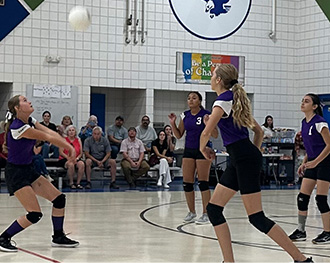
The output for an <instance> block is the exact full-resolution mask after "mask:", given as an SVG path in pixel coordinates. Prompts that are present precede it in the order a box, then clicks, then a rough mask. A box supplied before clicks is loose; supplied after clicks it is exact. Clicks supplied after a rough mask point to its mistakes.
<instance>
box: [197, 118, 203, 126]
mask: <svg viewBox="0 0 330 263" xmlns="http://www.w3.org/2000/svg"><path fill="white" fill-rule="evenodd" d="M201 123H202V117H197V121H196V124H197V125H201Z"/></svg>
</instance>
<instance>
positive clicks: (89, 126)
mask: <svg viewBox="0 0 330 263" xmlns="http://www.w3.org/2000/svg"><path fill="white" fill-rule="evenodd" d="M96 126H97V117H96V116H95V115H91V116H90V117H89V119H88V121H87V123H86V125H85V126H83V127H81V129H80V133H79V137H80V139H81V142H82V145H83V146H84V143H85V140H86V139H87V138H89V137H91V136H92V134H93V129H94V127H96ZM102 136H104V133H103V132H102Z"/></svg>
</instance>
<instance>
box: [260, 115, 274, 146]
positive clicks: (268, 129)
mask: <svg viewBox="0 0 330 263" xmlns="http://www.w3.org/2000/svg"><path fill="white" fill-rule="evenodd" d="M261 128H262V130H263V132H264V140H266V141H267V140H269V139H270V138H271V137H272V136H273V135H274V120H273V117H272V116H270V115H268V116H266V117H265V122H264V123H263V124H262V125H261Z"/></svg>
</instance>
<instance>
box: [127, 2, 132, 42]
mask: <svg viewBox="0 0 330 263" xmlns="http://www.w3.org/2000/svg"><path fill="white" fill-rule="evenodd" d="M131 1H132V0H127V1H126V23H125V30H126V32H125V34H126V38H125V43H126V44H129V43H130V42H131V39H130V27H131V25H132V19H133V18H132V12H131V6H132V3H131Z"/></svg>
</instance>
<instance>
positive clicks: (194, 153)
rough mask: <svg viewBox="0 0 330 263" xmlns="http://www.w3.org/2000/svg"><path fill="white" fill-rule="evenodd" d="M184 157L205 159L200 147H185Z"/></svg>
mask: <svg viewBox="0 0 330 263" xmlns="http://www.w3.org/2000/svg"><path fill="white" fill-rule="evenodd" d="M183 158H191V159H195V160H199V159H201V160H203V159H205V157H204V155H203V154H202V153H201V151H200V150H199V149H191V148H185V149H184V152H183Z"/></svg>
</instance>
